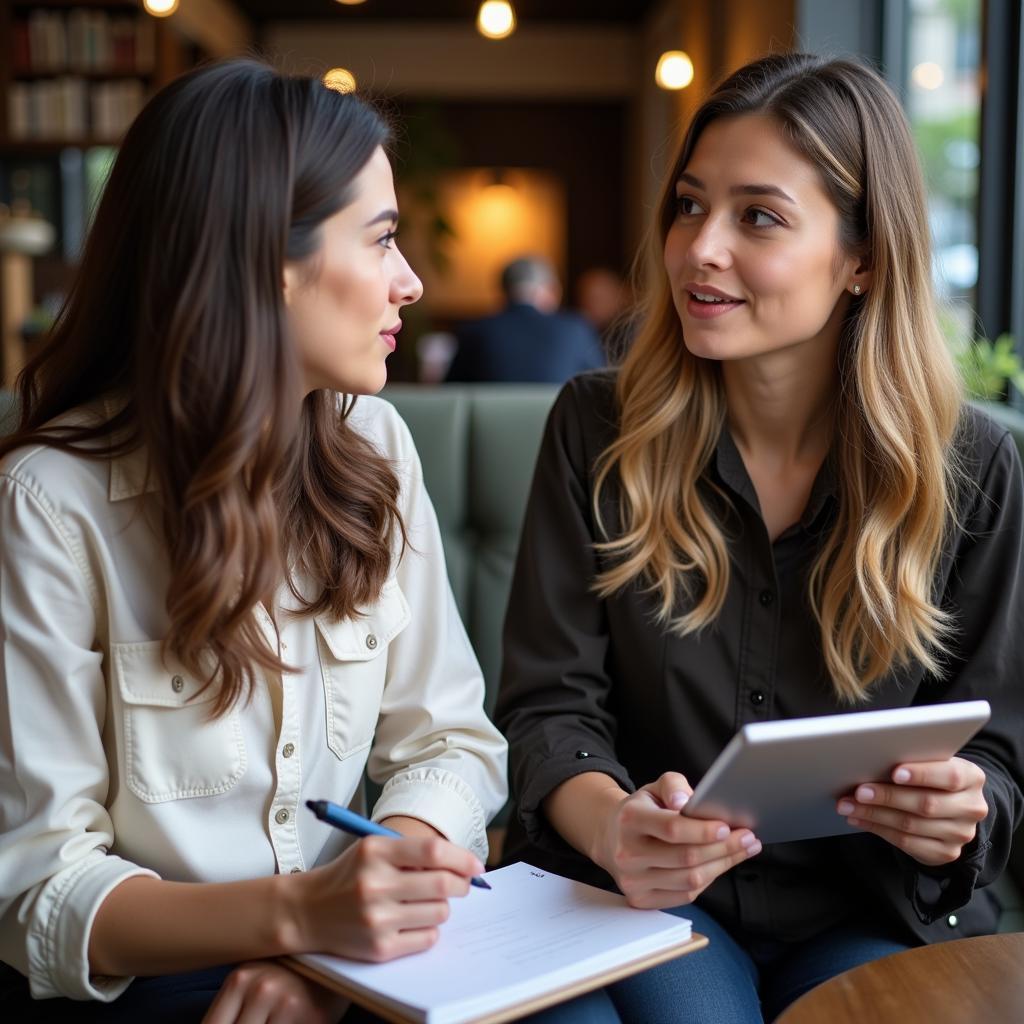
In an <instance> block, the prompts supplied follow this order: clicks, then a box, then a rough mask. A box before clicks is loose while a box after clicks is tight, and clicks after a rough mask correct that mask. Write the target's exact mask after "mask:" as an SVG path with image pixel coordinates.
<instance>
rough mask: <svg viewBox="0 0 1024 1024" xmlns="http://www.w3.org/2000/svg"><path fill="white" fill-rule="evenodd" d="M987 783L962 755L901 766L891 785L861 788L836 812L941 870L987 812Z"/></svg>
mask: <svg viewBox="0 0 1024 1024" xmlns="http://www.w3.org/2000/svg"><path fill="white" fill-rule="evenodd" d="M984 785H985V773H984V772H983V771H982V770H981V769H980V768H979V767H978V766H977V765H976V764H973V763H972V762H970V761H965V760H964V759H963V758H962V757H951V758H950V759H949V760H948V761H923V762H918V763H916V764H901V765H897V767H896V768H894V769H893V773H892V785H890V784H888V783H876V782H872V783H868V784H866V785H863V786H858V787H857V789H856V790H855V791H854V793H853V794H852V795H851V796H849V797H843V798H842V799H841V800H840V801H839V802H838V804H837V805H836V810H837V811H838V812H839V813H840V814H842V815H843V816H844V817H845V818H846V820H847V821H848V822H849V823H850V824H851V825H854V826H856V827H857V828H862V829H864V831H865V832H873V833H874V834H875V835H876V836H881V838H882V839H884V840H886V841H887V842H889V843H892V845H893V846H895V847H897V848H898V849H900V850H902V851H903V852H904V853H906V854H909V855H910V856H911V857H913V858H914V860H916V861H919V862H920V863H922V864H926V865H928V866H929V867H937V866H938V865H940V864H950V863H952V862H953V861H955V860H956V859H957V858H958V857H959V856H960V852H961V851H962V850H963V848H964V847H965V846H966V845H967V844H968V843H969V842H970V841H971V840H972V839H973V838H974V836H975V834H976V833H977V830H978V822H979V821H981V820H982V818H984V817H985V815H986V814H988V804H987V803H985V797H984V796H983V795H982V788H983V787H984Z"/></svg>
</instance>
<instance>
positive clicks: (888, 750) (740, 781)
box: [682, 700, 991, 843]
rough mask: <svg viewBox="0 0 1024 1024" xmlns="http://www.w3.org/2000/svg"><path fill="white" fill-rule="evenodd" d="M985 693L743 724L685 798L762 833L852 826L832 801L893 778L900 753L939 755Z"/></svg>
mask: <svg viewBox="0 0 1024 1024" xmlns="http://www.w3.org/2000/svg"><path fill="white" fill-rule="evenodd" d="M990 714H991V708H990V707H989V704H988V701H986V700H971V701H961V702H959V703H955V704H932V705H928V706H925V707H911V708H894V709H891V710H886V711H856V712H851V713H849V714H838V715H824V716H822V717H820V718H790V719H788V720H784V721H777V722H753V723H751V724H749V725H745V726H743V728H742V729H740V731H739V732H738V733H737V734H736V735H735V736H733V738H732V740H730V742H729V745H728V746H727V747H726V748H725V750H723V751H722V753H721V754H719V755H718V757H717V758H716V759H715V763H714V764H713V765H712V766H711V767H710V768H709V769H708V772H707V774H706V775H705V776H704V778H703V779H701V780H700V783H699V785H698V786H697V788H696V789H695V790H694V793H693V796H691V797H690V801H689V803H687V805H686V807H685V808H683V812H682V813H683V814H687V815H689V816H691V817H694V818H716V819H720V820H722V821H725V822H727V823H728V824H730V825H732V826H734V827H737V828H739V827H747V828H750V829H752V830H753V831H754V834H755V835H756V836H757V837H758V839H760V840H761V841H762V842H765V843H785V842H790V841H791V840H794V839H813V838H816V837H818V836H834V835H844V834H846V833H850V832H858V831H860V829H856V828H853V827H852V826H850V825H848V824H847V823H846V819H845V818H844V817H843V816H842V815H841V814H839V813H838V812H837V811H836V801H837V800H838V799H839V798H840V797H842V796H848V795H850V794H851V793H852V792H853V790H854V789H856V787H857V786H859V785H860V784H861V783H863V782H883V781H885V782H888V781H891V775H892V770H893V768H895V767H896V765H898V764H900V763H902V762H910V761H944V760H946V759H947V758H950V757H953V756H954V755H955V754H956V753H957V751H958V750H960V748H961V747H963V745H964V744H965V743H966V742H967V741H968V740H969V739H970V738H971V737H972V736H973V735H974V734H975V733H976V732H977V731H978V730H979V729H980V728H981V727H982V726H983V725H984V724H985V723H986V722H987V721H988V719H989V716H990Z"/></svg>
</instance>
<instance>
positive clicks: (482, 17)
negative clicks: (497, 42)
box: [476, 0, 516, 39]
mask: <svg viewBox="0 0 1024 1024" xmlns="http://www.w3.org/2000/svg"><path fill="white" fill-rule="evenodd" d="M476 27H477V31H479V33H480V35H482V36H486V37H487V38H488V39H504V38H505V37H506V36H510V35H512V33H513V32H514V31H515V28H516V14H515V11H513V10H512V5H511V4H510V3H509V2H508V0H486V3H482V4H481V5H480V13H479V14H477V16H476Z"/></svg>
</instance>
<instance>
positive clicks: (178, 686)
mask: <svg viewBox="0 0 1024 1024" xmlns="http://www.w3.org/2000/svg"><path fill="white" fill-rule="evenodd" d="M171 689H172V690H173V691H174V692H175V693H181V691H182V690H184V689H185V680H184V679H182V678H181V676H172V677H171Z"/></svg>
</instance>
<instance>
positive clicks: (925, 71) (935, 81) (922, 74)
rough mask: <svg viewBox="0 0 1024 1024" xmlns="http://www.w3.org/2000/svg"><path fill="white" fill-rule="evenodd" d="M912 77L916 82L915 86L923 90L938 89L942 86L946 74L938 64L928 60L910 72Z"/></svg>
mask: <svg viewBox="0 0 1024 1024" xmlns="http://www.w3.org/2000/svg"><path fill="white" fill-rule="evenodd" d="M910 77H911V78H912V79H913V80H914V85H917V86H920V88H922V89H938V87H939V86H940V85H942V82H943V79H944V78H945V77H946V73H945V72H944V71H943V70H942V68H941V67H939V65H938V64H934V63H932V61H930V60H927V61H925V62H924V63H923V64H918V65H917V66H916V67H915V68H914V70H913V71H911V72H910Z"/></svg>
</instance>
